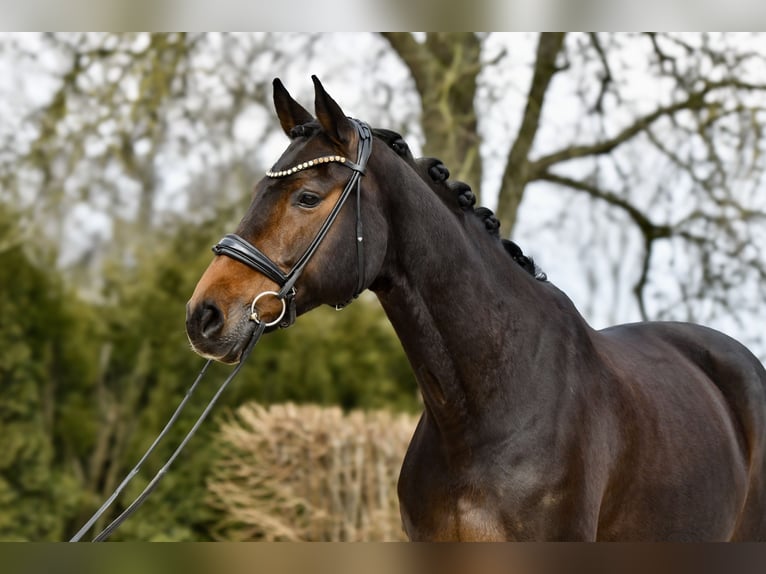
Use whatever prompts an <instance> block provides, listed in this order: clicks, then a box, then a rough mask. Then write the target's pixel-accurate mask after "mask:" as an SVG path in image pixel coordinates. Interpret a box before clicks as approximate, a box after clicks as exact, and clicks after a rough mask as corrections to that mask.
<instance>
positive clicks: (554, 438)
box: [187, 85, 766, 540]
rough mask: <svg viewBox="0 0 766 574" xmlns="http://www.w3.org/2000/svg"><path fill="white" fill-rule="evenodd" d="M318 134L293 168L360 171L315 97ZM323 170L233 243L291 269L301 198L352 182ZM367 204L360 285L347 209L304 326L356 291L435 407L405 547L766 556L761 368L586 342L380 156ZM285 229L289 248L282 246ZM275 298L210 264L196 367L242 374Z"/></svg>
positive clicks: (301, 290) (620, 341)
mask: <svg viewBox="0 0 766 574" xmlns="http://www.w3.org/2000/svg"><path fill="white" fill-rule="evenodd" d="M282 90H283V89H282ZM282 90H277V91H276V92H275V103H276V107H277V111H278V114H279V116H280V121H281V123H282V126H283V128H284V129H285V131H286V132H287V133H292V128H294V127H295V125H299V124H300V123H304V122H306V121H308V120H310V119H313V118H311V116H310V114H308V112H306V111H305V110H303V108H300V107H299V106H298V104H297V103H295V102H294V101H292V100H291V99H289V96H287V95H286V92H283V91H282ZM296 106H298V107H296ZM317 116H318V118H319V122H320V124H321V131H320V132H319V133H316V132H315V131H314V132H312V133H311V135H310V137H303V136H301V137H299V138H294V141H293V143H292V144H291V147H290V148H289V150H288V153H289V154H291V155H292V156H295V157H298V159H299V160H300V161H305V159H309V158H311V157H312V156H314V157H316V156H320V155H324V154H326V153H329V152H332V153H337V152H339V151H340V152H343V153H344V154H346V155H349V149H353V145H354V138H353V137H352V136H351V135H349V134H350V132H349V127H348V125H346V124H345V123H344V120H345V116H344V115H342V112H341V111H340V108H339V107H337V104H335V103H334V102H333V101H332V100H331V99H329V96H327V95H326V93H324V91H323V89H322V88H321V85H317ZM344 132H345V135H343V134H344ZM309 148H311V149H310V150H309ZM306 150H309V151H306ZM280 161H281V160H280ZM288 163H289V162H288ZM280 169H281V168H280ZM316 169H318V170H323V171H322V172H321V176H322V177H324V178H326V180H327V184H326V185H324V184H320V183H319V182H321V181H324V180H323V179H321V177H320V176H318V175H317V173H314V174H313V175H314V176H315V177H314V178H313V179H311V178H310V177H309V175H310V174H308V172H305V171H303V172H301V173H300V174H299V176H297V177H294V176H293V177H291V178H287V179H285V180H278V181H277V182H270V181H267V182H262V183H260V184H259V187H258V188H257V189H256V194H255V198H254V201H253V204H252V205H251V209H250V211H249V212H248V214H247V215H246V216H245V218H244V219H243V222H242V223H241V224H240V228H239V230H238V231H239V233H240V235H242V236H243V237H245V238H246V239H247V240H248V241H250V242H252V243H254V244H259V245H261V246H262V247H261V249H264V250H266V249H268V251H269V256H270V257H271V259H272V260H273V261H276V262H277V263H280V264H283V265H284V266H285V267H286V268H290V265H289V263H290V261H289V260H290V258H291V257H292V258H293V259H294V258H295V257H296V254H297V253H299V252H300V249H299V247H296V246H295V244H294V243H295V242H297V243H298V244H301V245H305V244H306V242H307V241H309V240H310V237H311V231H310V230H311V229H312V228H314V229H316V228H317V227H318V223H317V221H320V220H321V216H322V209H326V208H323V207H321V204H320V207H319V208H314V207H311V208H310V209H309V208H308V207H306V205H303V206H302V207H301V206H299V208H295V207H294V205H295V204H296V203H298V200H296V199H295V198H296V197H299V196H300V193H301V191H300V189H305V188H306V186H308V187H309V189H310V190H311V192H312V193H313V194H315V195H318V196H320V199H322V200H324V199H329V200H331V199H332V198H333V197H335V196H337V190H338V189H339V186H340V185H341V182H342V180H341V174H342V173H343V169H344V168H343V167H342V166H339V165H332V166H322V167H320V168H316ZM288 180H289V181H288ZM322 187H325V188H326V189H324V190H323V189H321V188H322ZM322 194H324V195H322ZM301 197H302V196H301ZM362 197H363V199H362V203H361V204H360V205H357V209H358V210H359V211H358V212H359V214H360V215H359V216H358V217H361V219H362V221H364V226H365V230H366V231H365V233H366V237H365V252H364V253H365V256H364V259H361V258H360V259H359V266H358V268H356V271H354V269H355V267H356V261H357V259H356V258H355V257H354V255H353V254H352V251H353V247H352V246H351V241H350V238H352V237H354V231H353V216H352V215H351V213H353V212H352V210H351V209H346V210H344V213H343V214H342V215H341V216H340V217H339V218H338V223H337V224H336V227H337V229H334V230H333V232H332V233H330V234H329V235H328V236H327V239H326V241H325V242H324V243H323V244H322V245H321V247H320V248H319V249H318V250H317V255H316V257H315V259H314V260H312V261H311V263H310V264H309V265H308V266H307V267H306V273H305V274H304V275H303V276H302V277H301V279H300V280H299V281H298V283H296V291H297V293H296V295H295V300H296V304H297V310H298V313H299V314H300V313H302V312H306V311H308V310H309V309H310V308H312V307H313V306H316V305H317V304H321V303H335V302H337V301H338V300H343V299H348V297H349V296H350V295H351V294H353V293H354V287H355V284H356V283H357V279H358V278H359V277H363V278H365V281H366V283H365V286H366V287H368V288H369V289H371V290H372V291H373V292H374V293H375V294H376V295H377V297H378V298H379V300H380V302H381V304H382V306H383V308H384V310H385V312H386V314H387V316H388V318H389V319H390V321H391V323H392V324H393V326H394V328H395V330H396V332H397V335H398V337H399V339H400V340H401V342H402V345H403V347H404V350H405V352H406V354H407V356H408V359H409V361H410V363H411V365H412V368H413V371H414V372H415V375H416V377H417V380H418V384H419V387H420V390H421V392H422V396H423V400H424V413H423V416H422V418H421V420H420V422H419V424H418V427H417V430H416V432H415V435H414V436H413V439H412V442H411V444H410V447H409V449H408V452H407V454H406V457H405V460H404V462H403V465H402V472H401V475H400V480H399V497H400V503H401V509H402V519H403V524H404V528H405V530H406V532H407V534H408V536H409V537H410V538H411V539H413V540H598V539H605V540H606V539H609V540H729V539H748V540H756V539H764V538H766V523H765V519H764V517H765V516H766V501H764V493H763V488H764V485H763V484H762V477H763V476H764V468H763V467H764V448H766V440H765V438H764V429H765V428H766V423H765V421H764V418H766V409H765V408H764V405H766V391H765V389H766V371H764V369H763V367H762V365H760V363H759V362H758V360H757V359H756V358H755V357H754V356H753V355H752V354H750V353H749V351H747V350H746V349H745V348H744V347H742V346H741V345H740V344H739V343H736V342H735V341H733V340H732V339H730V338H728V337H726V336H724V335H722V334H720V333H717V332H715V331H712V330H710V329H705V328H702V327H696V326H691V325H685V324H677V323H647V324H640V325H639V324H636V325H624V326H620V327H614V328H610V329H606V330H603V331H595V330H593V329H592V328H591V327H590V326H588V325H587V323H586V322H585V321H584V319H583V318H582V317H581V316H580V314H579V313H578V312H577V310H576V309H575V307H574V305H573V304H572V303H571V301H570V300H569V299H568V298H567V297H566V296H565V295H564V294H563V293H562V292H560V291H559V290H558V289H556V288H555V287H554V286H553V285H550V284H547V283H541V282H539V281H536V280H535V279H534V278H533V277H531V276H530V275H529V274H528V273H527V272H525V271H524V270H522V268H521V267H520V266H518V265H515V264H511V263H509V259H508V256H507V254H506V253H505V251H504V249H503V247H502V246H501V244H500V242H498V241H496V240H495V239H494V238H492V237H490V236H489V235H488V234H486V233H483V232H478V231H477V230H476V229H473V227H474V226H477V225H480V223H477V221H476V220H475V219H472V218H470V217H463V216H461V215H460V214H459V213H457V214H456V213H454V212H453V211H452V210H450V209H448V208H447V207H445V205H444V203H443V201H442V200H440V199H439V198H438V197H437V196H436V195H435V194H434V193H433V191H432V190H431V189H429V187H428V185H426V184H425V183H424V182H423V181H422V179H421V178H419V177H418V176H417V175H416V174H415V172H414V171H413V170H412V168H411V167H410V166H408V165H407V163H405V162H403V161H401V160H400V158H398V157H397V156H396V154H394V152H392V151H391V150H389V149H388V148H386V147H384V146H375V147H374V150H373V153H372V155H371V156H370V158H369V164H368V165H367V172H366V176H365V178H364V190H363V192H362ZM280 198H281V199H280ZM325 203H327V202H325ZM277 216H278V217H281V220H280V221H276V222H275V221H274V218H275V217H277ZM285 221H287V222H289V225H290V228H281V229H284V230H286V229H291V228H293V227H295V228H296V231H295V234H294V237H292V238H291V237H289V236H288V235H285V234H284V233H283V234H280V233H279V232H278V231H277V230H279V229H280V227H279V225H280V223H284V222H285ZM307 229H308V230H309V231H307ZM293 240H294V241H293ZM280 257H282V259H280ZM271 287H272V283H271V282H270V281H269V280H268V279H267V278H265V277H263V276H262V275H259V274H257V273H253V272H252V271H249V270H246V269H245V268H244V267H243V266H242V265H241V263H239V262H237V261H233V260H230V259H227V258H225V257H219V258H216V259H215V260H214V261H213V263H212V264H211V266H210V268H209V269H208V271H207V272H206V273H205V276H203V278H202V279H201V280H200V283H199V285H198V287H197V289H196V290H195V293H194V295H193V297H192V300H191V301H190V303H189V315H188V319H187V331H188V332H189V337H190V340H191V341H192V344H193V345H194V346H195V348H196V349H197V350H198V351H199V352H203V353H205V354H206V355H207V356H212V357H214V358H220V359H224V360H236V357H237V353H236V349H237V348H240V347H241V346H242V343H241V340H242V339H243V338H245V337H246V334H247V311H246V310H247V308H248V307H249V304H250V301H252V299H253V297H254V295H257V294H258V293H260V292H263V291H266V290H268V289H271ZM275 308H276V303H275V304H274V305H272V308H271V309H269V307H268V305H265V306H264V309H262V315H263V314H268V313H269V312H273V313H274V314H276V310H275Z"/></svg>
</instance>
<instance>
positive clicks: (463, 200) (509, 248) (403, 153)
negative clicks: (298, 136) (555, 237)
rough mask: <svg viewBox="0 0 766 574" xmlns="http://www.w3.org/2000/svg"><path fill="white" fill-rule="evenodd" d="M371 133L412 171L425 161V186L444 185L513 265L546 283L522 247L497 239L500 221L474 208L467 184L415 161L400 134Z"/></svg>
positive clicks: (435, 163) (438, 165)
mask: <svg viewBox="0 0 766 574" xmlns="http://www.w3.org/2000/svg"><path fill="white" fill-rule="evenodd" d="M372 134H373V135H374V136H375V137H377V138H378V139H380V140H382V141H383V142H384V143H385V144H386V145H387V146H388V147H390V148H391V149H392V150H393V151H394V152H395V153H396V155H398V156H399V157H401V158H402V159H403V160H404V161H405V162H406V163H408V164H410V166H411V167H413V168H415V167H416V166H417V164H418V163H421V162H424V161H425V162H429V163H431V165H429V166H428V168H427V169H426V171H427V173H428V177H430V178H431V181H430V182H429V181H428V180H427V179H426V178H425V177H424V174H423V173H422V171H421V170H419V169H415V171H416V173H417V174H418V175H419V176H420V177H421V179H424V180H425V181H426V183H430V184H435V185H440V186H443V187H445V188H446V189H447V190H449V191H450V192H452V194H453V197H455V199H456V201H457V205H458V207H459V208H460V209H462V210H463V211H464V212H466V213H470V214H471V215H473V216H475V217H477V218H479V220H481V222H482V223H483V224H484V229H486V231H487V233H489V234H490V235H491V236H492V237H494V238H495V239H497V240H498V241H500V242H501V244H502V246H503V248H504V249H505V251H506V253H508V255H509V256H510V258H511V259H513V261H514V262H515V263H516V264H518V265H519V266H520V267H521V268H522V269H523V270H524V271H526V272H527V273H529V274H530V275H531V276H532V277H534V278H535V279H537V280H538V281H542V282H546V281H548V275H547V274H546V273H545V272H544V271H543V270H542V269H540V267H538V266H537V265H536V264H535V260H534V259H532V258H531V257H529V256H527V255H524V253H523V251H522V250H521V248H520V247H519V246H518V245H517V244H516V243H514V242H513V241H511V240H510V239H502V238H501V237H500V220H499V219H498V218H497V217H496V216H495V214H494V212H493V211H492V210H491V209H488V208H486V207H474V206H475V205H476V195H474V193H473V191H472V190H471V186H470V185H468V184H467V183H465V182H463V181H449V182H448V181H447V180H448V179H449V175H450V173H449V169H448V168H447V166H445V165H444V163H442V161H441V160H440V159H438V158H419V159H417V160H416V159H415V158H414V157H413V155H412V153H411V152H410V149H409V146H408V145H407V142H406V141H404V138H403V137H402V135H401V134H399V133H397V132H395V131H393V130H387V129H383V128H373V130H372ZM437 195H438V194H437Z"/></svg>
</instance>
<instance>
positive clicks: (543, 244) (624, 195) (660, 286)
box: [0, 32, 766, 541]
mask: <svg viewBox="0 0 766 574" xmlns="http://www.w3.org/2000/svg"><path fill="white" fill-rule="evenodd" d="M764 47H766V35H763V34H749V33H747V34H745V33H743V34H731V33H722V34H709V33H699V34H672V33H656V34H652V33H624V34H621V33H566V34H564V33H560V34H559V33H547V34H536V33H535V34H533V33H487V34H472V33H446V32H445V33H423V34H410V33H390V34H388V33H387V34H376V33H355V34H333V33H316V34H308V33H257V34H222V33H215V34H196V33H194V34H114V33H105V34H80V33H77V34H74V33H60V34H59V33H57V34H7V33H6V34H1V35H0V437H2V439H1V442H0V539H2V540H36V541H43V540H62V539H68V538H69V537H70V536H71V535H72V534H74V532H76V531H77V529H78V528H79V527H80V526H81V524H82V523H83V522H84V521H85V520H86V519H87V518H88V517H89V516H90V514H91V513H92V512H93V511H94V510H95V509H96V508H97V507H98V506H99V505H100V504H101V502H102V501H103V500H104V499H105V498H106V497H107V496H108V494H109V493H110V492H112V490H113V489H114V488H115V487H116V486H117V484H118V483H119V481H120V480H121V479H122V477H123V476H124V475H125V474H126V473H127V471H128V470H129V469H130V468H131V467H132V465H133V464H134V463H135V462H136V460H137V459H138V457H139V456H140V454H141V453H142V452H143V450H144V449H145V448H146V447H147V446H148V445H149V444H150V442H151V441H152V439H153V438H154V436H156V434H157V433H158V432H159V430H160V428H161V427H162V425H163V424H164V423H165V421H166V420H167V418H168V417H169V416H170V413H171V412H172V411H173V409H174V408H175V406H176V404H177V403H178V402H179V401H180V399H181V397H182V396H183V394H184V392H185V390H186V389H187V387H188V385H190V384H191V382H192V381H193V380H194V377H195V376H196V374H197V372H198V371H199V369H200V368H201V367H202V364H203V363H204V361H203V360H202V359H200V358H199V357H197V356H196V355H194V354H193V353H192V352H191V350H190V349H189V345H188V343H187V341H186V336H185V332H184V306H185V303H186V300H187V299H188V298H189V296H190V294H191V292H192V290H193V288H194V285H195V283H196V281H197V279H198V278H199V276H200V275H201V273H202V271H203V270H204V268H205V267H206V265H207V264H208V262H209V261H210V259H211V257H212V255H211V253H210V250H209V248H210V246H211V245H213V244H214V243H215V242H216V241H217V240H218V239H219V238H220V237H221V236H222V235H223V234H224V233H226V232H229V231H231V230H233V229H234V227H235V226H236V223H237V221H238V220H239V217H241V216H242V215H243V214H244V211H245V209H246V206H247V204H248V202H249V197H250V193H251V190H252V187H253V185H254V183H255V182H256V181H257V180H258V179H260V178H261V177H262V176H263V172H264V171H265V170H266V169H268V168H269V167H270V166H271V164H272V163H273V162H274V161H275V160H276V159H277V157H278V156H279V155H280V153H281V151H282V149H283V148H284V147H285V146H286V138H285V136H284V134H283V133H282V132H281V130H280V128H279V125H278V122H277V120H276V116H275V115H274V113H273V109H272V105H271V81H272V79H273V78H274V77H277V76H279V77H280V78H281V79H282V80H283V82H284V83H285V84H286V86H287V87H288V89H289V90H290V91H291V93H292V94H293V96H294V97H296V99H298V100H299V101H302V102H303V103H304V105H305V106H306V107H307V108H308V109H313V103H312V101H313V88H312V84H311V81H310V75H311V74H317V75H318V76H319V77H320V78H321V79H322V82H323V83H324V85H325V87H326V88H327V89H328V91H329V92H330V93H331V94H332V96H333V97H334V98H335V99H336V100H337V101H338V102H339V103H340V104H341V106H342V107H343V109H344V110H345V111H346V112H347V113H349V114H350V115H352V116H354V117H357V118H360V119H363V120H365V121H367V122H369V123H370V124H371V125H373V126H376V127H383V128H388V129H393V130H396V131H399V132H401V133H402V134H404V136H405V138H406V139H407V141H408V142H409V144H410V146H411V148H412V149H413V151H414V152H415V153H416V155H429V156H437V157H440V158H442V160H443V161H444V163H445V164H446V165H447V166H448V167H449V168H450V171H451V174H452V179H460V180H464V181H466V182H468V183H469V184H470V185H471V186H472V187H473V189H474V192H475V193H476V195H477V196H478V197H479V198H480V199H479V203H481V204H484V205H487V206H489V207H491V208H492V209H495V210H496V213H497V215H498V217H499V219H500V221H501V222H502V226H501V229H500V230H501V233H502V234H503V236H505V237H511V238H513V239H514V240H515V241H517V242H518V243H519V244H520V245H521V246H522V248H523V249H524V251H525V253H527V254H529V255H532V256H533V257H534V258H535V260H536V262H537V263H538V264H539V265H540V266H541V267H542V268H543V269H544V270H545V271H546V272H547V274H548V277H549V279H550V280H551V281H552V282H553V283H555V284H556V285H558V286H559V287H560V288H562V289H563V290H564V291H565V292H567V293H568V294H569V295H570V297H571V298H572V299H573V300H574V302H575V304H576V305H577V306H578V308H579V309H580V310H581V312H582V313H583V315H584V316H585V317H586V319H587V320H588V321H589V322H590V323H591V324H592V325H594V326H595V327H599V328H600V327H604V326H607V325H609V324H613V323H617V322H627V321H636V320H651V319H674V320H684V321H686V320H691V321H695V322H700V323H704V324H706V325H709V326H712V327H715V328H718V329H721V330H723V331H724V332H726V333H728V334H730V335H732V336H734V337H736V338H738V339H739V340H741V341H743V342H744V343H745V344H747V345H748V346H749V347H750V348H751V350H752V351H753V352H754V353H755V354H756V355H758V356H759V357H760V358H761V360H763V359H764V358H766V338H765V337H764V328H763V325H765V324H766V255H764V253H763V250H762V248H761V246H763V245H765V244H766V181H765V179H764V178H765V174H764V171H765V169H766V159H765V158H764V144H765V143H766V141H765V137H766V136H765V134H764V124H765V123H766V50H764ZM435 248H439V246H435ZM227 372H228V368H216V369H214V370H213V371H212V374H211V375H212V376H210V377H209V378H208V381H215V382H207V383H205V384H204V385H203V387H204V388H202V389H200V391H199V392H198V395H199V396H198V397H196V398H195V399H194V400H193V402H192V405H191V407H190V409H189V410H190V411H191V412H190V413H189V414H188V415H185V416H184V417H182V420H181V423H180V426H181V427H182V428H181V429H180V430H178V431H177V432H176V433H175V435H174V436H172V437H171V441H170V442H171V443H172V442H173V439H176V440H178V439H179V438H180V435H181V434H182V432H183V431H184V430H185V427H186V426H188V425H189V424H190V423H191V422H192V420H193V418H194V417H196V414H197V413H198V412H199V409H200V408H201V407H202V405H203V404H204V403H205V402H206V401H207V398H208V397H209V395H210V393H212V391H213V388H214V386H215V385H216V382H217V381H218V380H221V378H222V377H224V376H225V374H226V373H227ZM419 409H420V402H419V396H418V392H417V386H416V383H415V380H414V377H413V376H412V374H411V372H410V369H409V366H408V364H407V361H406V359H405V358H404V356H403V353H402V351H401V347H400V345H399V342H398V340H397V339H396V337H395V335H394V333H393V331H392V329H391V328H390V327H389V325H388V322H387V320H386V318H385V316H384V314H383V313H382V311H381V309H380V308H379V306H378V304H377V301H376V299H375V297H374V296H373V295H372V294H369V293H368V294H366V295H365V296H363V297H361V298H360V299H359V300H358V301H356V302H355V303H354V304H353V305H351V306H350V307H349V308H348V309H346V310H344V311H343V312H341V313H337V312H335V311H334V310H331V309H319V310H316V311H314V312H312V313H310V314H309V315H306V316H304V317H301V318H300V319H299V321H298V322H297V324H296V325H295V326H294V327H293V328H291V329H289V330H287V331H283V332H278V333H275V334H273V335H270V336H268V337H267V338H266V339H265V340H263V341H262V342H261V343H260V344H259V346H258V348H257V350H256V352H255V353H254V356H252V357H251V358H250V360H249V364H247V365H246V366H245V368H244V370H243V372H242V373H241V374H240V376H239V377H238V379H237V380H236V381H235V383H234V384H233V385H232V386H231V388H230V389H229V390H228V391H227V393H226V394H225V395H224V398H223V404H222V405H221V408H218V409H216V412H215V416H214V417H213V419H212V420H210V421H208V422H207V423H206V424H205V425H204V427H203V429H202V430H201V432H200V434H198V435H197V436H196V437H195V438H194V440H193V441H192V442H191V443H190V445H189V447H188V448H187V452H185V453H184V454H183V455H182V456H181V457H180V458H179V459H178V460H177V462H176V463H175V466H174V467H173V468H172V469H171V472H170V474H169V475H168V476H167V477H166V478H165V480H164V481H163V483H162V484H161V485H160V487H159V488H158V490H157V491H156V492H155V493H154V494H153V495H152V497H150V499H149V501H148V502H147V503H146V504H145V506H144V507H143V508H142V509H141V510H140V511H139V512H138V513H137V514H136V515H135V516H133V517H132V518H131V519H130V520H128V521H127V522H126V523H125V524H124V525H123V526H122V527H121V528H120V529H119V530H118V531H117V533H116V534H115V535H114V537H113V539H115V540H121V539H125V540H396V539H400V538H401V537H402V533H401V528H400V525H399V515H398V507H397V502H396V491H395V484H396V477H397V475H398V471H399V466H400V464H401V459H402V457H403V455H404V451H405V449H406V445H407V443H408V441H409V438H410V436H411V434H412V431H413V429H414V425H415V422H416V420H417V414H418V412H419ZM172 446H173V445H172V444H168V445H167V446H166V447H163V448H161V449H160V452H158V454H157V456H156V457H155V458H153V459H152V460H151V461H149V462H148V463H147V465H146V468H145V469H144V470H143V471H142V473H141V474H140V475H139V476H138V477H137V479H136V480H135V481H134V482H135V483H136V484H134V485H132V486H131V487H130V488H128V489H127V491H126V493H125V496H124V497H123V499H121V500H120V501H118V503H117V504H116V507H115V509H114V511H115V512H117V511H119V510H120V509H121V507H122V505H125V504H127V503H129V501H130V500H131V499H132V497H133V496H135V495H136V494H137V493H138V492H139V491H140V489H141V488H143V486H145V484H146V482H147V481H148V480H149V479H150V477H151V476H152V475H153V473H154V472H156V470H157V469H158V467H159V465H160V464H161V459H163V457H165V456H167V455H169V453H170V450H171V448H172ZM107 519H108V517H107V518H105V519H104V520H103V521H102V524H101V525H102V526H103V525H105V522H106V520H107Z"/></svg>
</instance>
